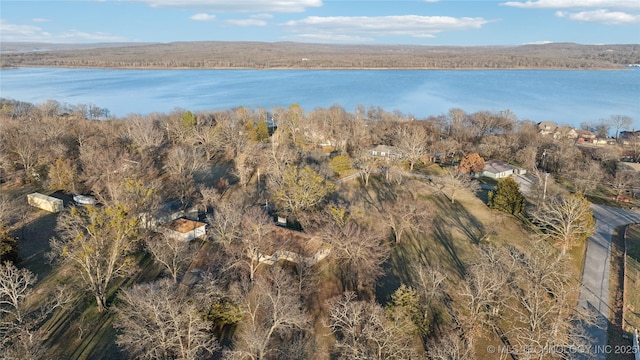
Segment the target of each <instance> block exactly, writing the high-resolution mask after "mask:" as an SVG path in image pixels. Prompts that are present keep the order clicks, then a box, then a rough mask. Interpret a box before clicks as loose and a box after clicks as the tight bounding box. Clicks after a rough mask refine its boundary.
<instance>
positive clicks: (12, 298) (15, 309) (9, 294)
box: [0, 261, 37, 322]
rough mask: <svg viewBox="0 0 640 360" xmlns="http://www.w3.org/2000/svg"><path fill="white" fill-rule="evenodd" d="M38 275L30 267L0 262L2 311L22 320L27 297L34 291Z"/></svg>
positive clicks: (0, 310) (19, 320) (0, 303)
mask: <svg viewBox="0 0 640 360" xmlns="http://www.w3.org/2000/svg"><path fill="white" fill-rule="evenodd" d="M36 281H37V277H36V276H35V275H34V274H33V273H32V272H31V271H29V270H28V269H18V268H17V267H16V266H15V265H13V264H12V263H11V262H9V261H6V262H4V263H3V264H0V313H2V314H3V315H4V316H2V317H1V318H5V317H7V316H8V317H10V318H12V320H15V321H17V322H22V320H23V315H24V311H25V309H24V305H25V299H26V298H27V296H29V294H30V293H31V291H32V287H33V285H34V284H35V283H36Z"/></svg>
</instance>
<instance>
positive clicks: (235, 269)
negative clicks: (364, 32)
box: [0, 99, 640, 359]
mask: <svg viewBox="0 0 640 360" xmlns="http://www.w3.org/2000/svg"><path fill="white" fill-rule="evenodd" d="M90 109H91V106H85V105H74V106H71V105H65V104H60V103H57V102H55V101H47V102H45V103H42V104H29V103H24V102H20V101H15V100H7V99H0V186H1V190H2V196H0V245H1V246H0V250H1V252H0V255H1V256H2V259H1V260H2V261H3V264H1V265H0V322H1V323H2V327H0V354H2V355H3V356H4V357H5V358H8V359H40V358H74V359H76V358H77V359H100V358H104V359H108V358H148V359H219V358H224V359H365V358H366V359H486V358H494V355H496V354H495V353H491V352H490V351H489V350H488V349H490V348H491V347H493V349H494V350H495V349H498V348H499V347H500V346H502V347H503V348H505V347H506V348H508V349H529V350H519V352H518V353H517V355H518V358H519V359H534V358H535V359H537V358H540V356H541V353H540V350H541V346H545V345H547V346H554V348H553V349H556V350H554V351H555V352H553V351H552V352H551V353H545V354H544V355H545V358H552V359H561V358H564V356H565V355H566V353H565V352H564V351H572V350H571V349H581V348H582V349H584V347H583V346H585V345H587V344H589V341H590V339H589V338H588V336H586V334H585V333H584V332H583V331H582V330H583V327H582V325H586V324H590V323H591V321H592V314H591V313H590V312H589V311H586V310H585V309H582V308H578V307H577V297H578V292H579V285H580V284H579V278H580V273H581V271H582V256H583V254H584V246H585V239H586V238H587V237H588V236H589V235H590V234H591V232H592V231H593V216H592V213H591V211H590V210H589V204H590V203H589V200H592V201H609V202H611V203H615V200H611V198H612V197H613V196H615V194H618V193H619V194H623V195H625V196H628V197H634V196H635V194H637V192H635V191H636V190H638V188H640V184H638V181H637V179H638V176H635V177H631V178H630V177H629V174H630V171H631V170H629V169H628V168H627V167H625V166H624V164H623V163H620V162H619V160H620V158H622V157H623V156H628V157H633V158H634V159H640V139H636V140H633V139H631V140H629V141H636V142H637V143H635V142H634V143H633V144H632V143H627V144H625V143H623V142H622V139H612V141H616V140H617V141H618V142H617V143H616V144H612V145H603V146H593V147H588V146H578V145H580V144H579V143H578V142H577V141H576V139H573V138H570V137H564V136H551V135H546V136H545V135H542V134H540V131H539V127H538V125H537V124H535V123H532V122H530V121H527V120H519V119H518V118H517V116H516V115H515V114H513V113H512V112H510V111H508V110H505V111H499V112H490V111H479V112H475V113H466V112H465V111H464V110H462V109H451V110H450V111H449V112H448V113H447V114H445V115H441V116H434V117H429V118H425V119H420V120H415V119H412V118H411V117H409V116H407V115H405V114H402V113H400V112H393V113H391V112H387V111H385V110H384V109H381V108H374V107H372V108H368V109H367V108H364V107H359V108H358V109H357V110H356V111H354V112H347V111H346V110H344V109H343V108H341V107H339V106H333V107H331V108H326V109H325V108H318V109H314V110H313V111H309V112H306V111H305V110H304V109H302V108H301V107H300V106H298V105H297V104H293V105H291V106H289V107H287V108H274V109H268V110H267V109H249V108H242V107H240V108H234V109H228V110H224V111H216V112H191V111H188V110H176V111H174V112H171V113H168V114H161V113H155V114H149V115H144V116H141V115H131V116H127V117H124V118H110V117H106V116H104V112H102V111H94V112H92V111H90ZM94 110H95V109H94ZM92 114H93V115H92ZM612 118H613V117H612ZM606 124H608V123H605V122H603V124H602V126H606ZM620 127H621V128H620V129H618V130H621V129H624V128H625V127H626V125H625V124H622V125H620ZM562 133H563V132H559V134H562ZM490 159H501V160H503V161H505V162H508V163H510V164H514V165H515V166H517V167H518V168H522V169H526V170H527V172H528V173H529V174H531V177H532V178H537V179H538V181H535V182H534V183H533V184H532V185H531V187H530V188H528V189H526V190H525V189H523V188H520V187H519V186H518V185H517V184H515V181H513V180H512V178H510V177H508V178H505V179H485V178H481V179H480V180H478V179H475V178H474V177H473V176H472V175H473V174H474V173H477V172H478V171H479V170H481V169H483V167H484V161H485V160H490ZM546 173H549V174H550V177H549V179H548V184H547V181H546V180H547V179H546V177H545V174H546ZM636 175H637V174H636ZM481 185H482V186H481ZM487 186H489V187H490V188H492V189H493V191H492V192H491V195H489V193H488V191H487V189H486V187H487ZM36 191H38V192H41V193H44V194H48V195H51V196H56V197H60V198H63V199H65V208H64V210H63V211H62V212H60V213H49V212H45V211H43V210H38V209H36V208H33V207H29V206H28V204H27V201H26V196H27V194H30V193H33V192H36ZM73 194H83V195H86V196H90V197H91V198H94V199H95V200H96V204H94V205H91V204H80V203H73V202H71V200H70V198H71V195H73ZM583 194H586V196H583ZM487 204H489V205H490V206H488V205H487ZM177 219H183V220H184V221H183V222H186V223H188V222H189V221H192V222H194V223H197V224H199V223H201V222H202V223H203V224H206V232H205V234H204V235H203V236H200V237H198V238H196V239H194V240H190V241H187V242H182V241H181V240H177V239H175V238H172V237H170V236H168V235H167V234H168V233H167V232H166V229H167V227H166V226H168V225H166V224H168V223H171V222H172V221H175V220H177ZM187 220H189V221H187ZM163 229H164V230H163ZM187 231H189V229H187ZM562 349H565V350H562ZM566 349H569V350H566ZM512 351H514V350H512ZM497 355H504V357H507V355H508V353H502V354H497Z"/></svg>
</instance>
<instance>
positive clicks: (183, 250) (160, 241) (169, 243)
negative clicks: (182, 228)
mask: <svg viewBox="0 0 640 360" xmlns="http://www.w3.org/2000/svg"><path fill="white" fill-rule="evenodd" d="M198 245H199V244H198V243H197V242H195V241H180V240H176V239H172V238H170V237H168V236H166V235H164V234H159V235H158V236H154V237H153V238H151V239H148V240H147V241H146V249H147V251H148V252H149V253H151V255H153V258H154V259H155V261H157V262H158V263H160V264H161V265H162V266H163V267H164V269H165V271H166V272H167V273H168V274H169V275H170V276H171V278H172V279H173V282H174V283H178V277H180V275H182V273H183V272H184V271H185V270H186V268H187V267H188V266H189V264H190V263H191V260H193V256H194V255H195V254H196V253H197V252H198Z"/></svg>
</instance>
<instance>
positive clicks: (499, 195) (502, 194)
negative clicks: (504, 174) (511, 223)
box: [489, 177, 525, 215]
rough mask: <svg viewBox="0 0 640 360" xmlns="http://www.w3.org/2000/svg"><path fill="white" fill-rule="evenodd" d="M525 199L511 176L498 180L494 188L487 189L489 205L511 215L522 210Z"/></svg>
mask: <svg viewBox="0 0 640 360" xmlns="http://www.w3.org/2000/svg"><path fill="white" fill-rule="evenodd" d="M524 205H525V200H524V196H523V195H522V193H521V192H520V188H519V187H518V184H517V183H516V182H515V180H513V179H512V178H510V177H508V178H504V179H501V180H500V181H498V184H497V185H496V187H495V189H494V190H493V191H489V207H490V208H492V209H498V210H500V211H504V212H506V213H509V214H512V215H518V214H520V213H522V211H523V210H524Z"/></svg>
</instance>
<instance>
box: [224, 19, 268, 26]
mask: <svg viewBox="0 0 640 360" xmlns="http://www.w3.org/2000/svg"><path fill="white" fill-rule="evenodd" d="M227 23H228V24H230V25H235V26H266V25H267V22H266V21H264V20H260V19H231V20H227Z"/></svg>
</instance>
